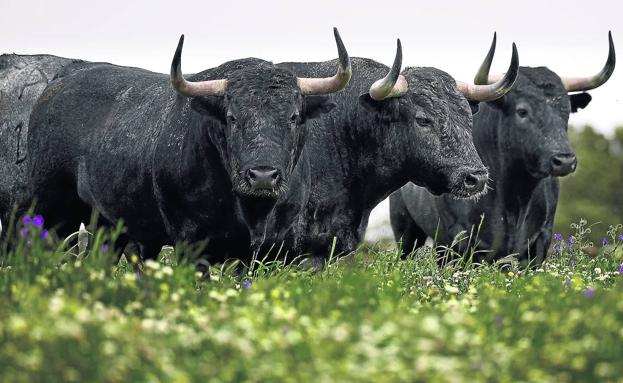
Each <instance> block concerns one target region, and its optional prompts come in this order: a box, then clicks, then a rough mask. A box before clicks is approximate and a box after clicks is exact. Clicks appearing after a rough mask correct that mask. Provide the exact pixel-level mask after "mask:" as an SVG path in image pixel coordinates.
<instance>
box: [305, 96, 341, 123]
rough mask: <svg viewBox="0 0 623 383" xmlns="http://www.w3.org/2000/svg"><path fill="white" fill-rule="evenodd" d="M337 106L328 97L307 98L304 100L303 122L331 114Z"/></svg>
mask: <svg viewBox="0 0 623 383" xmlns="http://www.w3.org/2000/svg"><path fill="white" fill-rule="evenodd" d="M336 106H337V104H336V103H335V102H333V101H331V99H330V98H329V97H327V96H305V97H304V98H303V121H305V120H310V119H312V118H316V117H318V116H320V115H322V114H325V113H329V112H330V111H332V110H333V108H335V107H336Z"/></svg>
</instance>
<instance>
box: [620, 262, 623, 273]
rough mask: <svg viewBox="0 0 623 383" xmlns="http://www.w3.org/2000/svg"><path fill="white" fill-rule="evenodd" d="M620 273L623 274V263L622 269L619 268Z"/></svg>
mask: <svg viewBox="0 0 623 383" xmlns="http://www.w3.org/2000/svg"><path fill="white" fill-rule="evenodd" d="M619 273H621V274H623V263H621V267H619Z"/></svg>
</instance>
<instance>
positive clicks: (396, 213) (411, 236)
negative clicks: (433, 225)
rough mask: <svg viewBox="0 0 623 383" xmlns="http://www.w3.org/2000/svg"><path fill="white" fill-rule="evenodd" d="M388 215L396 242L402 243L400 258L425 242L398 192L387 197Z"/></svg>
mask: <svg viewBox="0 0 623 383" xmlns="http://www.w3.org/2000/svg"><path fill="white" fill-rule="evenodd" d="M389 214H390V221H391V225H392V231H393V232H394V238H395V239H396V242H401V241H402V257H403V258H405V257H407V256H408V255H409V254H411V253H413V251H415V249H417V248H419V247H422V246H423V245H424V243H425V242H426V237H427V235H426V233H425V232H424V231H423V230H422V229H421V228H420V227H419V226H418V225H417V224H416V223H415V221H414V220H413V218H412V217H411V213H409V210H407V207H406V206H405V204H404V201H403V200H402V195H401V194H400V193H399V191H396V192H394V193H392V195H391V196H390V197H389Z"/></svg>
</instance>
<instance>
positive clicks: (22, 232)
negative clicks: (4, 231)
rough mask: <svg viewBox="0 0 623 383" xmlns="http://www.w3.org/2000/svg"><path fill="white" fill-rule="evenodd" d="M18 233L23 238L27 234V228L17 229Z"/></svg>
mask: <svg viewBox="0 0 623 383" xmlns="http://www.w3.org/2000/svg"><path fill="white" fill-rule="evenodd" d="M19 235H21V236H22V237H24V238H25V237H26V236H27V235H28V230H26V228H25V227H24V228H22V229H21V230H20V231H19Z"/></svg>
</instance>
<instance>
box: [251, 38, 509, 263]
mask: <svg viewBox="0 0 623 383" xmlns="http://www.w3.org/2000/svg"><path fill="white" fill-rule="evenodd" d="M401 57H402V53H401V48H400V44H399V46H398V51H397V55H396V60H395V61H394V65H393V66H392V68H388V67H387V66H385V65H382V64H379V63H377V62H375V61H372V60H370V59H366V58H353V59H352V65H353V78H352V80H351V84H350V85H349V86H348V87H347V88H346V89H345V90H344V91H343V92H340V93H339V94H334V95H332V96H331V98H332V100H333V101H334V102H335V103H336V104H337V106H336V109H335V110H334V112H332V113H331V114H327V115H325V116H323V117H321V118H320V119H317V120H315V121H314V122H313V123H312V124H310V126H309V128H310V131H309V135H310V136H309V137H308V140H307V143H306V146H305V148H304V151H303V154H302V156H301V161H299V165H300V166H299V167H298V168H297V171H298V173H295V175H294V176H293V177H292V179H293V180H298V182H299V186H298V187H297V188H294V187H293V188H291V190H290V192H289V193H287V194H286V196H285V198H282V199H281V200H280V201H279V202H278V203H277V205H276V207H275V210H274V214H273V215H272V216H271V220H269V224H268V229H267V230H266V233H267V234H266V236H264V237H263V238H260V239H259V240H260V241H262V242H263V243H264V244H265V247H264V249H265V250H266V249H269V248H270V247H271V246H273V245H274V249H273V254H275V253H276V252H277V249H281V251H282V252H283V251H284V250H287V251H290V255H291V256H295V255H297V254H308V255H311V257H312V259H313V262H314V264H315V266H320V265H322V263H323V262H324V261H325V260H326V257H327V255H328V254H329V253H330V251H331V249H333V250H334V252H335V253H336V254H339V253H341V254H344V253H348V252H351V251H353V250H355V248H356V246H357V245H358V243H359V242H360V241H361V239H362V237H363V234H364V232H365V228H366V226H367V223H368V217H369V214H370V211H371V210H372V209H373V208H374V206H376V205H377V204H378V202H380V201H381V200H383V199H384V198H386V197H387V196H388V195H389V194H390V193H391V192H392V191H394V190H396V189H397V188H399V187H400V186H401V185H403V184H404V183H406V182H408V181H412V182H415V183H417V184H419V185H422V186H424V187H426V188H427V189H429V190H431V191H432V192H434V193H437V194H440V193H452V194H453V195H455V196H457V197H462V198H465V197H471V196H474V195H478V194H480V193H482V192H483V191H484V181H485V180H486V179H487V173H486V170H485V168H484V167H483V165H482V163H481V161H480V159H479V157H478V155H477V153H476V151H475V148H474V145H473V142H472V136H471V125H472V111H471V109H470V105H469V103H468V100H466V97H469V98H471V99H472V100H474V99H475V100H474V101H480V100H483V99H493V98H497V97H500V96H501V95H502V94H504V93H505V92H506V91H508V90H509V89H510V86H511V85H512V83H513V81H514V80H515V76H516V74H517V68H518V58H517V52H516V50H514V51H513V59H512V60H511V65H510V68H509V71H508V73H507V75H506V76H505V77H504V78H503V79H502V80H500V81H499V82H498V83H497V84H496V86H495V87H494V88H487V89H485V90H486V92H481V91H482V90H483V89H481V88H478V87H474V86H471V85H470V86H464V85H463V86H457V82H456V81H455V80H454V79H453V78H452V77H450V76H449V75H448V74H447V73H444V72H442V71H440V70H438V69H435V68H414V67H407V68H405V69H404V70H403V71H402V72H401V71H400V67H401V65H400V63H401ZM278 65H279V66H283V67H286V68H288V69H291V70H292V71H294V72H295V73H297V74H298V75H300V76H309V75H322V74H323V73H328V71H329V68H330V67H331V66H332V65H334V62H319V63H283V64H278ZM388 71H389V75H388V76H392V75H394V76H395V77H394V79H393V81H392V82H391V84H389V85H390V86H385V87H383V86H381V88H384V89H385V90H386V91H387V92H388V94H389V96H387V97H385V98H383V97H382V94H380V93H382V92H378V91H379V89H378V88H376V85H378V84H381V85H387V84H383V82H382V80H379V79H381V78H382V76H384V75H385V74H386V73H388ZM399 73H402V75H400V78H398V74H399ZM386 78H387V77H386ZM379 81H381V82H379ZM401 81H402V85H399V84H400V82H401ZM459 84H461V83H459ZM392 86H393V88H392ZM466 88H469V89H470V91H469V92H468V91H461V90H460V89H466ZM389 89H393V90H391V91H390V90H389ZM472 91H473V92H472ZM462 92H463V94H462ZM373 96H374V98H373ZM375 98H376V99H375ZM476 103H477V102H476ZM297 175H298V177H295V176H297ZM308 179H309V180H308ZM334 238H335V240H336V242H335V247H333V244H334V242H333V241H334ZM282 256H283V253H282Z"/></svg>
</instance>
